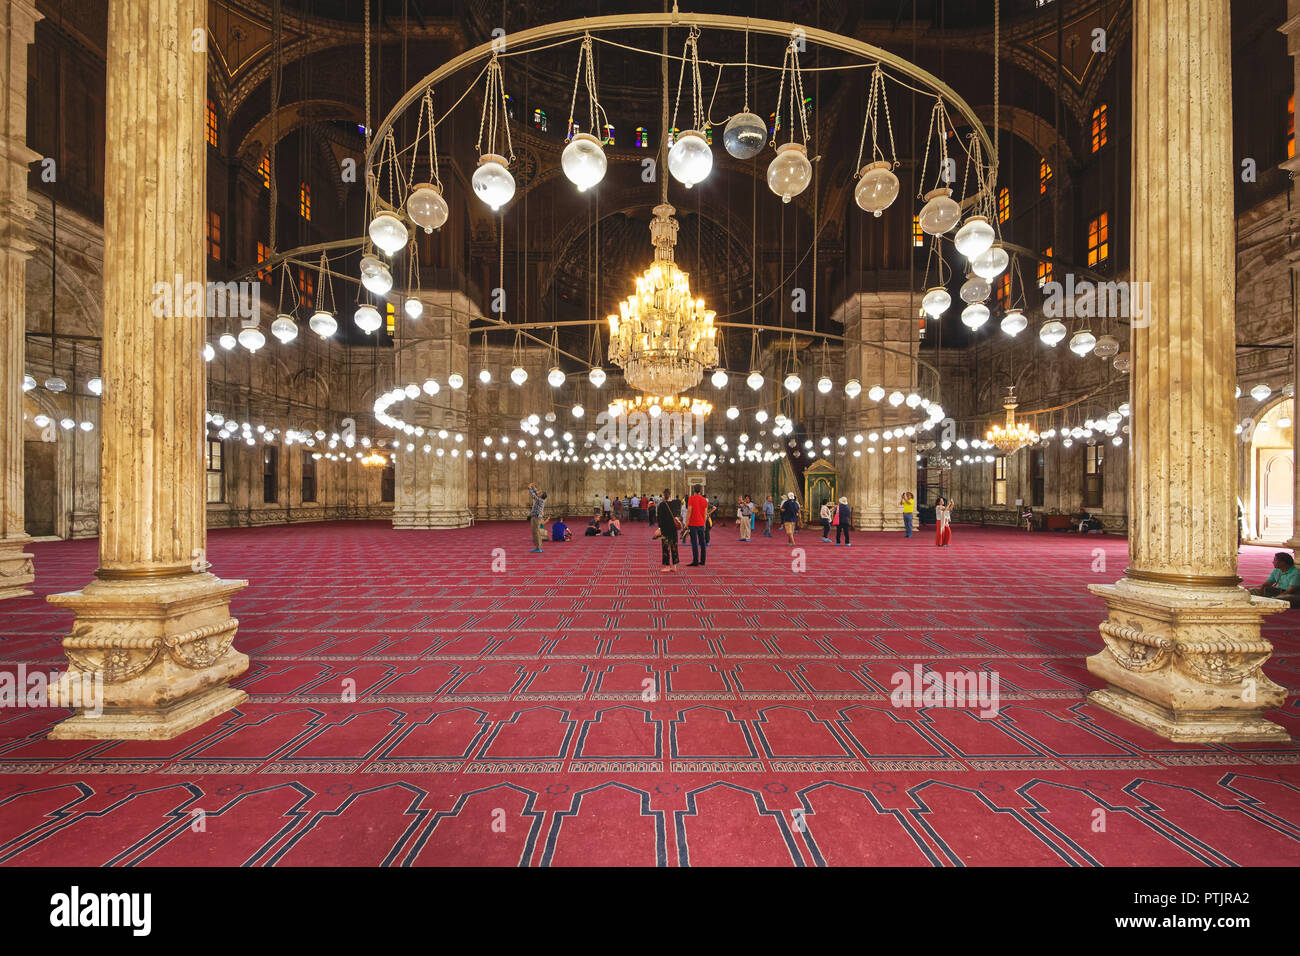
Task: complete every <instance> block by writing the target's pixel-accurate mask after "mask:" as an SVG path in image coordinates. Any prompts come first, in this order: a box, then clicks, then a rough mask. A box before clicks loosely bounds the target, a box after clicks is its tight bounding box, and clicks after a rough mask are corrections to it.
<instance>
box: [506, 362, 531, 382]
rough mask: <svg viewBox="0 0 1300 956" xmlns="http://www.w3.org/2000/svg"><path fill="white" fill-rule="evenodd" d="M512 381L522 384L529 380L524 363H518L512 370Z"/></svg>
mask: <svg viewBox="0 0 1300 956" xmlns="http://www.w3.org/2000/svg"><path fill="white" fill-rule="evenodd" d="M510 381H512V382H514V383H515V384H516V385H522V384H524V382H526V381H528V372H527V371H526V370H525V369H524V367H523V366H522V365H516V366H515V367H514V368H512V369H511V370H510Z"/></svg>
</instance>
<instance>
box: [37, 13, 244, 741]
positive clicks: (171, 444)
mask: <svg viewBox="0 0 1300 956" xmlns="http://www.w3.org/2000/svg"><path fill="white" fill-rule="evenodd" d="M206 7H207V0H110V2H109V7H108V70H107V76H108V91H107V104H106V139H107V159H106V167H105V176H104V183H105V194H104V264H105V269H104V348H103V375H102V377H103V380H104V394H103V406H102V413H101V418H102V424H101V435H102V451H101V480H100V515H101V522H100V537H99V569H98V570H97V571H96V572H95V580H93V581H92V582H90V583H89V584H87V585H86V586H85V587H84V588H82V589H81V590H80V591H74V592H70V593H65V594H54V595H51V596H50V598H49V600H50V602H51V603H53V604H56V605H58V606H60V607H64V608H67V609H69V610H70V611H72V612H73V613H74V614H75V616H76V617H75V622H74V624H73V628H72V633H71V635H70V636H68V637H66V638H64V641H63V647H64V650H65V652H66V653H67V656H68V659H69V668H68V671H67V673H66V674H64V675H63V677H62V679H61V680H60V681H59V682H58V685H57V687H56V695H55V696H56V697H57V700H58V701H59V702H61V703H63V704H64V705H65V706H74V707H76V706H77V704H78V701H79V700H80V701H81V703H82V704H83V706H81V707H79V708H78V709H79V712H78V713H77V714H76V715H75V716H73V717H71V718H70V719H68V720H66V721H64V722H63V723H61V724H59V725H57V726H56V727H55V728H54V730H53V731H52V733H51V736H52V737H55V738H60V739H85V738H114V739H118V738H128V739H148V740H162V739H168V738H171V737H175V736H177V735H178V734H181V733H184V732H185V731H187V730H190V729H191V728H193V727H196V726H198V725H199V724H201V723H203V722H205V721H207V720H208V719H210V718H212V717H214V716H216V715H218V714H220V713H223V712H225V711H227V710H229V709H230V708H231V707H233V706H235V705H236V704H238V703H239V702H241V701H242V700H244V699H245V697H246V696H247V695H246V694H245V693H244V692H243V691H239V690H235V689H233V688H231V687H229V686H228V685H227V682H228V681H229V680H230V679H231V678H234V677H237V676H239V675H240V674H242V673H243V672H244V671H245V670H246V669H247V667H248V657H247V656H246V655H244V654H241V653H239V652H238V651H236V650H235V649H234V647H233V640H234V636H235V630H236V628H237V627H238V621H236V620H235V619H234V618H232V617H231V616H230V610H229V604H230V598H231V595H233V594H234V593H235V592H237V591H239V590H240V589H242V588H244V587H246V586H247V584H248V582H247V581H223V580H220V579H219V578H217V577H215V576H214V575H213V574H211V573H210V572H209V571H208V570H207V569H208V566H209V565H208V562H207V560H206V556H205V546H206V537H207V529H206V515H205V509H204V498H205V495H204V470H203V447H202V443H203V433H204V427H203V414H204V383H205V368H204V361H203V356H202V348H203V343H204V339H205V333H206V319H205V318H204V316H203V315H201V314H200V315H194V314H190V310H189V309H187V308H186V307H185V303H184V299H183V298H181V300H180V302H179V303H176V301H175V299H173V301H172V305H171V306H170V307H167V306H160V305H159V287H158V285H157V284H158V283H165V284H166V285H165V286H163V288H165V289H167V288H170V287H171V286H173V285H174V284H175V283H176V282H177V281H178V278H179V281H180V282H181V283H183V284H185V285H188V284H189V283H191V282H198V283H203V282H204V281H206V271H205V270H206V258H205V255H204V219H205V216H204V210H205V208H206V202H205V197H206V182H207V176H206V171H207V170H206V162H207V149H206V145H205V139H204V103H205V89H206V83H207V75H206V53H203V52H195V45H196V44H195V39H194V38H195V37H196V36H201V35H202V31H203V30H204V29H206V25H207V17H206ZM172 291H175V290H172ZM164 301H165V300H164ZM178 306H179V307H178ZM159 313H161V314H159ZM101 681H102V713H96V711H97V710H99V708H96V707H92V706H90V705H89V704H87V702H86V701H87V699H89V701H90V703H95V702H96V701H95V697H96V696H97V695H96V694H95V693H94V691H93V689H92V688H94V687H95V686H98V685H99V684H100V682H101Z"/></svg>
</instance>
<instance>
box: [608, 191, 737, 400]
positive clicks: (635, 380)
mask: <svg viewBox="0 0 1300 956" xmlns="http://www.w3.org/2000/svg"><path fill="white" fill-rule="evenodd" d="M676 211H677V210H676V209H674V208H673V207H672V206H671V205H669V204H668V203H666V202H664V203H661V204H659V205H658V206H655V208H654V220H653V221H652V222H651V223H650V240H651V242H652V243H653V245H654V248H655V260H654V264H653V265H651V266H650V268H648V269H647V270H646V271H645V272H644V273H643V274H642V275H640V276H638V277H637V280H636V292H634V293H633V294H632V295H630V296H628V297H627V298H626V299H624V300H623V301H622V302H620V303H619V314H618V315H611V316H610V317H609V360H610V361H611V362H613V363H614V364H615V365H617V366H619V367H620V368H622V369H623V377H624V378H626V379H627V382H628V384H629V385H631V386H632V387H633V388H637V389H640V390H641V391H643V392H650V393H653V394H655V395H675V394H677V393H680V392H683V391H685V390H686V389H689V388H694V387H695V386H696V385H698V384H700V380H701V379H702V378H703V377H704V370H705V369H706V368H709V367H710V366H714V365H717V364H718V346H717V343H716V341H715V340H714V336H715V334H716V332H717V330H716V329H715V328H714V326H713V317H714V315H715V314H716V313H714V312H713V311H711V310H706V309H705V308H704V300H703V299H696V298H692V296H691V283H690V277H689V276H688V275H687V274H686V273H685V272H683V271H682V270H681V269H679V268H677V263H676V262H674V261H673V249H674V247H675V246H676V245H677V220H676V219H674V218H673V213H675V212H676Z"/></svg>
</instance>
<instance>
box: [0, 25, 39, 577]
mask: <svg viewBox="0 0 1300 956" xmlns="http://www.w3.org/2000/svg"><path fill="white" fill-rule="evenodd" d="M41 16H42V15H41V14H40V13H38V12H37V10H36V4H35V2H34V0H5V2H4V3H3V5H0V48H2V49H3V54H4V68H5V70H6V74H7V75H6V76H5V78H4V89H3V93H2V94H0V95H2V96H3V102H2V103H0V123H2V124H3V126H0V150H2V151H3V154H4V158H3V159H0V350H2V351H0V599H3V598H10V597H18V596H20V595H23V594H31V593H32V592H31V591H30V590H28V586H29V585H30V584H31V583H32V582H33V581H34V580H35V579H36V572H35V569H34V568H33V566H32V556H31V555H30V554H28V553H27V550H26V545H27V541H28V537H27V531H26V530H25V528H24V526H23V523H24V522H23V375H24V372H25V368H24V357H25V355H26V340H27V335H26V333H27V257H28V255H29V254H30V253H31V251H32V249H33V248H34V247H33V245H32V244H31V243H30V242H29V241H28V239H27V223H28V222H30V221H31V219H32V217H33V216H34V215H35V214H36V208H35V207H34V206H33V205H32V203H31V202H29V201H28V199H27V172H28V168H27V167H28V165H29V164H31V163H33V162H35V161H36V160H38V159H40V158H41V157H40V155H39V154H38V153H35V152H33V151H32V150H30V149H28V148H27V46H28V44H30V43H31V42H32V40H33V39H34V38H35V35H36V21H37V20H39V19H41Z"/></svg>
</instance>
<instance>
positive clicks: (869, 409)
mask: <svg viewBox="0 0 1300 956" xmlns="http://www.w3.org/2000/svg"><path fill="white" fill-rule="evenodd" d="M912 308H913V304H912V303H911V302H910V295H909V293H907V292H880V293H858V294H856V295H853V296H852V297H850V298H849V299H847V300H846V301H845V302H844V303H843V304H841V305H840V306H839V307H838V308H837V309H835V311H834V312H833V313H832V314H831V317H832V318H833V319H834V320H835V321H837V322H840V323H842V324H843V326H844V335H845V337H846V339H848V341H846V342H845V346H844V350H845V351H844V368H845V381H847V380H849V379H857V380H858V382H859V383H860V384H861V385H862V393H861V394H860V395H859V396H858V397H857V398H855V399H846V400H845V409H846V410H845V413H844V433H845V434H846V435H847V436H849V441H850V443H851V444H850V445H849V453H848V454H847V455H846V456H845V457H844V458H843V459H837V462H838V461H843V462H845V463H847V464H846V468H845V470H846V471H847V474H846V475H844V476H843V481H842V482H841V489H842V490H841V492H840V494H841V495H843V496H844V497H846V498H848V499H849V505H850V507H851V508H852V509H853V527H854V529H856V530H859V531H902V530H903V507H902V505H901V504H900V499H901V498H902V496H903V492H904V491H910V492H912V493H913V494H915V493H916V450H915V443H914V439H913V438H912V437H904V436H901V435H900V436H897V437H895V438H893V439H886V438H885V437H884V433H885V432H886V431H893V430H894V429H895V428H899V429H902V428H904V427H905V426H907V425H909V424H914V423H915V422H916V421H919V420H921V419H922V418H923V416H922V415H921V414H920V413H919V412H918V411H915V410H913V409H910V408H908V407H907V406H906V405H900V406H898V407H897V408H895V407H893V406H892V405H890V404H889V402H888V399H887V398H886V399H882V400H880V401H879V402H875V401H872V400H871V399H870V398H869V397H868V394H867V393H868V391H869V390H870V389H871V387H872V386H873V385H880V386H881V387H882V388H884V390H885V393H886V395H888V394H889V393H892V392H894V391H899V392H902V393H903V394H904V395H906V394H908V393H909V392H911V391H913V390H914V385H913V382H914V381H915V368H916V363H915V361H914V360H913V359H912V358H911V357H910V356H911V354H912V349H913V348H914V345H913V341H912V339H913V336H914V335H915V334H916V328H917V324H916V321H915V319H913V318H911V317H910V313H911V310H912ZM858 340H860V341H862V342H866V343H873V344H874V345H880V346H885V347H886V348H888V349H893V350H894V351H885V350H884V349H882V348H874V347H872V345H863V344H857V342H858ZM858 433H861V434H862V436H863V438H862V443H861V444H858V443H857V442H855V441H854V439H853V436H854V435H856V434H858ZM872 434H875V435H876V436H877V440H876V441H870V440H869V439H870V436H871V435H872ZM886 449H888V450H886ZM900 449H901V451H900ZM854 451H861V452H862V455H861V456H860V457H856V458H855V457H853V452H854ZM802 493H803V490H802V489H800V494H802Z"/></svg>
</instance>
